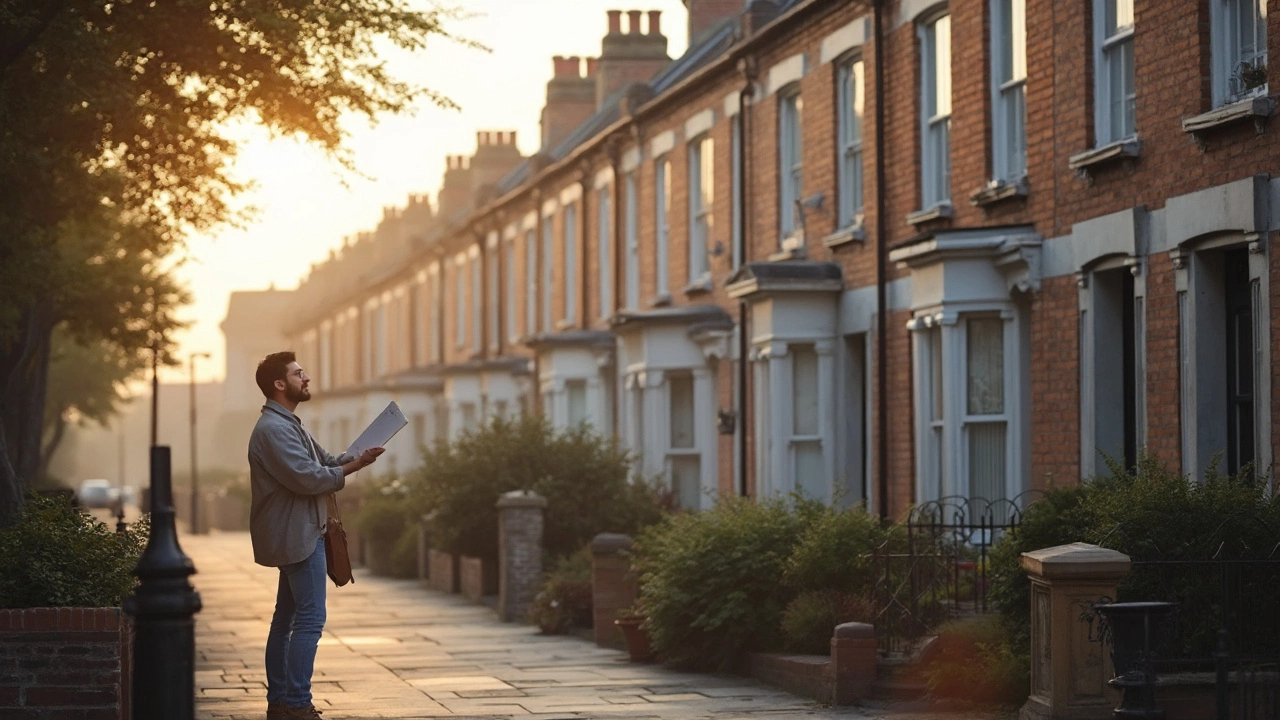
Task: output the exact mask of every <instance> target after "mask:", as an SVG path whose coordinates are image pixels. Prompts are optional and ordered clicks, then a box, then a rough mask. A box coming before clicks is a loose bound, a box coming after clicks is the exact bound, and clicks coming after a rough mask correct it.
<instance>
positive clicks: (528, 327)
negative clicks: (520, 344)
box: [524, 227, 538, 336]
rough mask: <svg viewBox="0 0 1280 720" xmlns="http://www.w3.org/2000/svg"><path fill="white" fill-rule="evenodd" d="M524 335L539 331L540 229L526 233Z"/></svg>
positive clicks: (533, 228)
mask: <svg viewBox="0 0 1280 720" xmlns="http://www.w3.org/2000/svg"><path fill="white" fill-rule="evenodd" d="M524 288H525V289H524V334H525V335H529V336H532V335H533V334H534V333H535V332H537V330H538V229H537V228H536V227H531V228H528V229H526V230H525V231H524Z"/></svg>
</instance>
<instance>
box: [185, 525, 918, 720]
mask: <svg viewBox="0 0 1280 720" xmlns="http://www.w3.org/2000/svg"><path fill="white" fill-rule="evenodd" d="M181 543H182V547H183V550H184V551H185V552H186V553H187V555H189V556H190V557H191V559H192V561H193V562H194V564H195V567H196V570H197V574H196V575H195V576H194V577H193V578H192V582H193V583H194V584H195V586H196V590H197V591H199V593H200V596H201V599H202V601H203V605H204V609H203V610H202V611H201V612H200V614H199V615H197V616H196V654H197V657H196V718H197V719H198V720H250V719H252V720H262V719H263V718H265V717H266V700H265V698H266V680H265V671H264V670H263V656H264V648H265V645H266V638H267V629H268V626H269V624H270V620H271V613H272V610H273V608H274V603H275V592H276V582H277V571H276V570H274V569H272V568H264V567H260V566H258V565H255V564H254V563H253V553H252V548H251V546H250V542H249V535H248V533H220V532H216V531H215V532H213V533H211V534H208V535H198V536H193V535H183V536H182V538H181ZM355 577H356V581H355V583H353V584H350V585H347V586H346V587H342V588H335V587H333V586H330V587H329V588H328V599H329V602H328V622H327V625H326V627H325V633H324V636H323V638H322V639H321V642H320V648H319V650H318V652H317V657H316V666H315V667H316V671H315V676H314V678H313V693H314V695H315V704H316V707H317V708H319V709H321V710H323V711H324V719H325V720H359V719H361V718H453V719H454V720H459V719H466V720H498V719H500V718H521V719H524V718H536V719H538V720H571V719H572V720H578V719H580V718H606V719H608V720H646V719H648V718H664V719H665V720H698V719H710V718H715V719H716V720H747V719H752V718H769V719H771V720H772V719H775V718H776V719H778V720H789V719H791V718H828V717H831V718H835V717H840V718H878V717H894V718H895V719H900V720H907V718H909V717H911V716H908V715H902V714H898V713H892V712H889V711H886V710H881V709H869V708H832V707H825V706H821V705H819V704H817V703H814V702H813V701H811V700H808V699H805V698H800V697H796V696H794V695H790V694H788V693H786V692H783V691H781V690H777V689H774V688H771V687H768V686H764V685H762V684H760V683H757V682H755V681H752V680H749V679H745V678H737V677H726V676H715V675H699V674H691V673H679V672H675V671H672V670H670V669H668V668H665V667H662V666H656V665H642V664H632V663H630V662H628V659H627V656H626V654H625V653H623V652H620V651H615V650H609V649H602V648H598V647H596V646H595V645H594V644H592V643H591V642H589V641H586V640H583V639H579V638H576V637H568V636H544V635H541V634H539V633H538V631H537V630H536V628H534V627H532V626H529V625H523V624H516V623H503V622H500V621H499V620H498V619H497V616H496V615H495V614H494V612H493V611H492V610H491V609H489V608H487V607H484V606H481V605H474V604H471V603H469V602H467V601H466V600H464V599H463V598H461V597H459V596H456V595H450V594H445V593H439V592H435V591H432V590H428V589H426V588H425V587H423V586H421V585H420V584H418V583H417V582H415V581H409V580H392V579H388V578H381V577H377V576H374V575H372V574H370V573H368V572H367V571H365V570H363V569H357V570H356V574H355Z"/></svg>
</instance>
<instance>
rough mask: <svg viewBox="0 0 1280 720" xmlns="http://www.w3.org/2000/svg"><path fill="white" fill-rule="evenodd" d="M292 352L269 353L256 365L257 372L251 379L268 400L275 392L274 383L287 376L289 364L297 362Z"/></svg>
mask: <svg viewBox="0 0 1280 720" xmlns="http://www.w3.org/2000/svg"><path fill="white" fill-rule="evenodd" d="M297 359H298V358H297V356H296V355H295V354H294V352H293V351H292V350H285V351H284V352H277V353H271V354H270V355H268V356H266V357H264V358H262V362H260V363H258V372H257V373H255V374H254V376H253V379H254V380H257V381H258V389H259V390H261V391H262V394H263V395H264V396H265V397H266V398H267V399H268V400H270V399H271V396H272V395H274V394H275V392H276V381H277V380H284V379H285V378H286V377H288V375H289V363H291V362H293V361H295V360H297Z"/></svg>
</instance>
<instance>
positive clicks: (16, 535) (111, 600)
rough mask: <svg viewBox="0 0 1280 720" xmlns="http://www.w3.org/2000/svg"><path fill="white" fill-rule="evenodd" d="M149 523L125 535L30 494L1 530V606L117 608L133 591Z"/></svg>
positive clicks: (56, 501)
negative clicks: (7, 524) (14, 519)
mask: <svg viewBox="0 0 1280 720" xmlns="http://www.w3.org/2000/svg"><path fill="white" fill-rule="evenodd" d="M150 530H151V528H150V524H149V518H148V517H147V516H144V517H143V518H142V519H140V520H139V521H138V522H135V523H133V524H132V525H130V526H129V529H128V530H127V531H125V532H124V533H116V532H115V531H114V530H112V529H110V528H108V527H107V525H106V524H105V523H102V522H99V521H97V520H95V519H94V518H93V517H91V516H89V515H87V514H85V513H83V512H81V511H80V510H79V509H78V508H75V507H73V506H72V505H70V504H69V503H67V502H66V500H65V499H63V498H57V497H42V496H40V495H31V496H30V497H29V498H28V499H27V504H26V506H25V507H24V508H23V510H22V514H21V515H20V516H19V518H18V521H17V522H16V523H15V524H13V525H11V526H9V527H7V528H4V529H2V530H0V607H4V608H27V607H116V606H118V605H120V603H121V602H122V601H123V600H124V598H125V597H127V596H128V595H129V593H130V592H132V591H133V587H134V583H135V579H134V576H133V569H134V567H135V566H136V565H137V563H138V557H139V556H140V555H141V554H142V550H143V548H145V547H146V544H147V537H148V536H149V534H150Z"/></svg>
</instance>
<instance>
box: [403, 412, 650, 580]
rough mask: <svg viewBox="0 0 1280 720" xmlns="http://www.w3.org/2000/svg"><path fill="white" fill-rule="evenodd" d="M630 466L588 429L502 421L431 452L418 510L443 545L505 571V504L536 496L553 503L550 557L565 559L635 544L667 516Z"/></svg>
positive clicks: (417, 476)
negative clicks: (602, 542)
mask: <svg viewBox="0 0 1280 720" xmlns="http://www.w3.org/2000/svg"><path fill="white" fill-rule="evenodd" d="M630 474H631V458H630V456H629V455H628V454H627V452H626V451H625V450H623V449H621V448H620V447H619V446H618V445H617V444H616V443H615V442H614V441H612V440H606V439H604V438H602V437H601V436H599V435H598V434H596V433H595V432H594V431H593V430H591V429H590V427H589V426H586V425H583V426H580V427H578V428H576V429H574V430H568V431H559V432H558V431H556V430H555V429H554V428H553V427H552V426H551V424H550V423H549V421H548V420H547V419H546V418H544V417H542V416H526V417H524V418H522V419H519V420H505V419H502V418H494V419H492V420H490V421H489V422H487V423H485V424H484V425H483V426H481V427H480V428H478V429H476V430H475V431H468V432H464V433H463V434H462V435H461V436H460V437H459V438H458V439H456V440H454V441H453V442H451V443H448V444H445V443H439V444H437V445H436V446H434V447H431V448H427V449H426V450H425V451H424V454H423V464H422V467H421V468H420V469H419V470H418V471H416V472H415V473H414V474H413V475H412V476H411V477H410V479H409V483H408V484H409V486H410V489H411V499H412V503H411V505H412V506H413V507H414V508H415V511H416V512H420V513H430V514H431V517H432V521H431V532H432V540H433V543H434V544H437V546H438V547H440V548H441V549H444V550H447V551H449V552H452V553H455V554H463V555H469V556H472V557H479V558H481V559H482V560H484V561H485V562H490V563H496V562H497V561H498V510H497V507H496V503H497V502H498V498H499V496H501V495H502V494H503V493H506V492H509V491H512V490H532V491H534V492H536V493H538V494H539V495H541V496H542V497H544V498H546V500H547V507H546V511H545V515H544V520H543V535H542V542H543V548H544V549H545V551H546V552H547V554H548V556H549V557H551V558H560V557H565V556H567V555H569V554H571V553H572V552H573V551H575V550H577V549H578V548H580V547H582V546H583V545H585V544H586V543H587V542H588V541H590V540H591V538H592V537H594V536H595V535H596V534H598V533H601V532H619V533H627V534H635V533H636V532H637V531H638V530H639V529H640V528H641V527H644V526H646V525H649V524H652V523H654V522H657V521H658V519H659V518H660V517H661V516H662V510H661V508H660V507H659V504H658V493H657V491H656V489H655V488H654V486H652V485H651V484H649V483H646V482H640V481H634V482H633V481H632V480H630Z"/></svg>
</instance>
